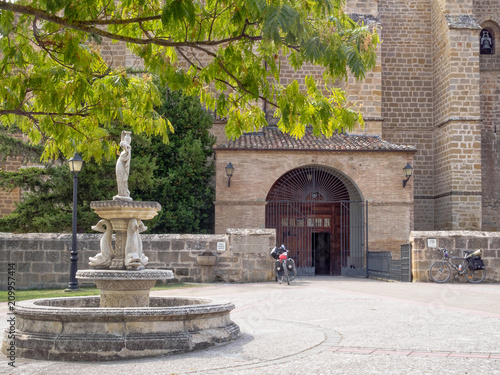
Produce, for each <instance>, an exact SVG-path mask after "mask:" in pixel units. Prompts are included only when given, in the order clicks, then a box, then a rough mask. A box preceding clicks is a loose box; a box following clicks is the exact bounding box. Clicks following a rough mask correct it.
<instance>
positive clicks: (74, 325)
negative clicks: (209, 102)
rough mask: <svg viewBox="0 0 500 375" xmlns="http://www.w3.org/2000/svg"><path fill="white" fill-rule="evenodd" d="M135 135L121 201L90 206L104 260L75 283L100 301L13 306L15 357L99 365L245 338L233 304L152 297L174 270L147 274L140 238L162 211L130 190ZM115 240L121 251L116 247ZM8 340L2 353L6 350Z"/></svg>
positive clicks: (125, 155)
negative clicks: (91, 288)
mask: <svg viewBox="0 0 500 375" xmlns="http://www.w3.org/2000/svg"><path fill="white" fill-rule="evenodd" d="M130 134H131V133H130V132H126V131H124V132H122V136H121V142H120V147H121V148H122V152H121V154H120V157H119V158H118V161H117V164H116V179H117V185H118V195H116V196H114V197H113V200H110V201H99V202H92V203H91V205H90V206H91V208H92V209H93V210H94V211H95V212H96V213H97V215H99V217H100V218H101V220H100V221H99V222H98V223H97V224H96V225H95V226H93V227H92V229H94V230H95V231H99V232H102V236H101V240H100V253H99V254H97V255H96V256H94V257H91V258H89V261H90V262H89V265H90V266H91V267H93V268H92V269H88V270H80V271H78V272H77V274H76V277H77V278H78V279H80V280H92V281H94V282H95V284H96V286H97V288H99V289H100V297H65V298H49V299H39V300H30V301H23V302H19V303H18V304H17V306H16V307H15V310H14V313H15V317H16V331H15V348H16V355H17V356H20V357H26V358H35V359H47V360H52V359H54V360H69V361H96V360H97V361H99V360H114V359H125V358H137V357H145V356H154V355H164V354H170V353H175V352H185V351H191V350H197V349H202V348H207V347H209V346H212V345H216V344H220V343H225V342H229V341H232V340H234V339H236V338H237V337H238V336H239V332H240V331H239V327H238V326H237V325H236V324H235V323H233V322H232V321H231V319H230V317H229V314H230V311H231V310H233V309H234V305H233V304H231V303H227V302H226V303H213V302H212V301H210V300H208V299H193V298H182V297H150V295H149V294H150V290H151V288H152V287H153V286H154V285H155V283H156V281H157V280H166V279H172V278H173V273H172V271H169V270H148V269H146V268H145V267H146V265H147V264H148V257H147V256H146V255H145V254H143V252H142V240H141V235H140V233H141V232H143V231H145V230H146V229H147V227H146V226H145V225H144V223H143V220H150V219H152V218H153V217H154V216H156V215H157V213H158V211H160V210H161V206H160V204H159V203H158V202H134V201H133V200H132V198H131V197H130V192H129V190H128V175H129V169H130V157H131V146H130V143H131V138H130ZM113 235H114V238H115V241H114V242H115V246H114V247H113ZM8 341H10V340H7V333H6V334H5V335H4V342H3V345H2V351H4V352H5V351H6V348H7V345H8Z"/></svg>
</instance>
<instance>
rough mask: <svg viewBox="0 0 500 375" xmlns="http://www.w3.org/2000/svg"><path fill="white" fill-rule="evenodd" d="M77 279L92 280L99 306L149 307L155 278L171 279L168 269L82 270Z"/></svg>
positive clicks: (171, 273) (172, 275)
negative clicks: (97, 291)
mask: <svg viewBox="0 0 500 375" xmlns="http://www.w3.org/2000/svg"><path fill="white" fill-rule="evenodd" d="M76 277H77V278H78V279H79V280H92V281H94V283H95V285H96V287H97V288H98V289H99V290H100V291H101V300H100V303H99V307H149V292H150V290H151V288H152V287H153V286H154V285H155V284H156V280H167V279H173V278H174V274H173V272H172V271H168V270H142V271H121V270H120V271H116V270H82V271H78V272H77V273H76Z"/></svg>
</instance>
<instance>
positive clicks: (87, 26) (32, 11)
mask: <svg viewBox="0 0 500 375" xmlns="http://www.w3.org/2000/svg"><path fill="white" fill-rule="evenodd" d="M0 9H3V10H7V11H11V12H14V13H21V14H27V15H32V16H35V17H38V18H40V19H42V20H45V21H49V22H52V23H55V24H57V25H61V26H65V27H68V28H71V29H74V30H78V31H83V32H85V33H92V34H96V35H100V36H102V37H104V38H107V39H112V40H118V41H122V42H125V43H131V44H139V45H149V44H155V45H158V46H163V47H193V46H194V45H202V46H218V45H221V44H225V43H230V42H234V41H237V40H241V39H245V38H246V39H250V40H253V41H258V40H261V39H262V37H250V36H248V35H238V36H235V37H232V38H226V39H221V40H214V41H212V40H207V41H198V42H188V41H184V42H172V41H171V40H169V39H164V38H145V39H142V38H134V37H130V36H125V35H119V34H114V33H110V32H108V31H106V30H102V29H100V28H98V27H93V25H103V24H104V25H127V24H129V23H132V22H128V21H131V20H135V21H134V22H139V21H147V20H149V19H150V18H151V19H156V18H159V17H161V16H151V17H145V18H134V19H129V20H127V22H122V21H125V20H117V19H115V20H109V21H104V22H105V23H102V21H99V20H92V21H70V20H67V19H64V18H62V17H59V16H56V15H52V14H48V13H47V12H45V11H43V10H40V9H36V8H33V7H30V6H25V5H18V4H15V3H9V2H6V1H0ZM152 17H154V18H152Z"/></svg>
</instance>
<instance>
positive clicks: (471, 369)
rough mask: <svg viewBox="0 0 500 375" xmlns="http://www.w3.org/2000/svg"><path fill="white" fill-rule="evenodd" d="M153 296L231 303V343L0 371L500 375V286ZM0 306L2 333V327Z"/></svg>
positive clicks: (215, 290)
mask: <svg viewBox="0 0 500 375" xmlns="http://www.w3.org/2000/svg"><path fill="white" fill-rule="evenodd" d="M153 295H158V296H162V295H176V296H181V295H182V296H188V297H201V296H203V297H209V298H211V299H213V300H215V301H218V300H225V301H231V302H233V303H234V304H235V305H236V308H235V310H233V312H232V313H231V317H232V319H233V321H234V322H236V323H237V324H238V325H239V326H240V328H241V331H242V335H241V338H240V339H238V340H237V341H235V342H233V343H230V344H227V345H224V346H220V347H216V348H211V349H208V350H203V351H198V352H192V353H185V354H177V355H171V356H164V357H156V358H144V359H136V360H126V361H114V362H101V363H81V362H76V363H75V362H53V361H34V360H25V359H22V358H17V359H16V366H17V367H16V368H11V367H9V366H8V360H7V359H6V358H5V357H4V358H2V359H0V374H30V375H31V374H72V375H74V374H82V375H93V374H95V375H98V374H99V375H100V374H103V373H105V374H124V373H126V374H127V375H133V374H148V375H149V374H410V373H411V374H488V375H490V374H500V284H479V285H472V284H465V283H449V284H434V283H392V282H391V283H388V282H380V281H375V280H370V279H351V278H342V277H310V278H298V279H297V280H295V281H294V282H292V285H291V286H287V285H279V284H278V283H261V284H211V285H210V286H207V287H204V288H191V289H179V290H170V291H159V292H158V291H157V292H153ZM6 313H7V309H6V305H5V304H1V305H0V316H1V319H2V320H1V322H0V328H2V329H4V328H5V327H6V326H7V315H6Z"/></svg>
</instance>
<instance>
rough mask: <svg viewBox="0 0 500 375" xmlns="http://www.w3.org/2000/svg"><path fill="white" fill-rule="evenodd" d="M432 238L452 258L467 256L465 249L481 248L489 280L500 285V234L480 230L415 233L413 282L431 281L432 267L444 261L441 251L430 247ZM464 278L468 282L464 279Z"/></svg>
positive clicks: (413, 241)
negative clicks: (436, 262) (464, 252)
mask: <svg viewBox="0 0 500 375" xmlns="http://www.w3.org/2000/svg"><path fill="white" fill-rule="evenodd" d="M428 239H436V240H437V247H438V248H445V249H448V250H449V255H450V256H456V257H460V256H463V251H464V250H467V251H475V250H478V249H481V250H482V251H483V255H482V259H483V260H484V263H485V266H486V280H485V281H493V282H500V233H498V232H478V231H428V232H420V231H415V232H412V233H411V235H410V243H411V244H412V248H413V250H412V256H413V259H412V273H413V281H429V268H430V266H431V264H432V263H433V262H435V261H436V260H439V259H441V256H442V253H441V251H439V250H437V249H435V248H429V247H428V246H427V240H428ZM452 274H453V275H454V274H455V273H454V272H453V273H452ZM460 279H461V280H462V281H464V278H459V280H460ZM451 280H452V279H451Z"/></svg>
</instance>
